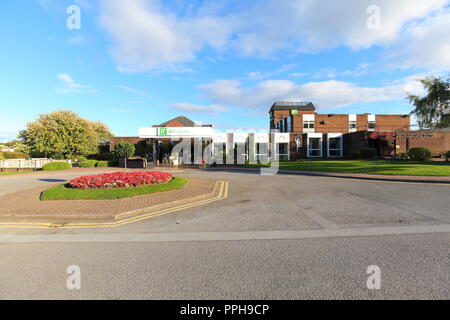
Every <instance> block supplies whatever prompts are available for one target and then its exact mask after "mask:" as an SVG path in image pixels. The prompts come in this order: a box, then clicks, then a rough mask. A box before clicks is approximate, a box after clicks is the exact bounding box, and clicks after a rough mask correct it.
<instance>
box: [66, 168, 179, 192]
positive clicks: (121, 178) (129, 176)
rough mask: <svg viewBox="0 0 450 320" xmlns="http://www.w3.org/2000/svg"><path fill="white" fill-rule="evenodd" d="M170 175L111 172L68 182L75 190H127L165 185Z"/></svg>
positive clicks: (154, 172)
mask: <svg viewBox="0 0 450 320" xmlns="http://www.w3.org/2000/svg"><path fill="white" fill-rule="evenodd" d="M172 178H173V177H172V174H170V173H166V172H160V171H135V172H112V173H102V174H95V175H90V176H82V177H78V178H75V179H72V180H70V181H69V186H70V187H71V188H75V189H108V188H127V187H137V186H142V185H151V184H160V183H167V182H169V181H171V180H172Z"/></svg>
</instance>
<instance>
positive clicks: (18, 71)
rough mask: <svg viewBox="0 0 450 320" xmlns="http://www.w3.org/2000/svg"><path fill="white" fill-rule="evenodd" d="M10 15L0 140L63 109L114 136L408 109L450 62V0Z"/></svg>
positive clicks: (136, 1) (6, 6)
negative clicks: (311, 111)
mask: <svg viewBox="0 0 450 320" xmlns="http://www.w3.org/2000/svg"><path fill="white" fill-rule="evenodd" d="M0 26H1V28H0V39H1V44H2V46H1V50H0V70H1V76H0V141H8V140H12V139H14V138H15V137H16V135H17V133H18V131H19V130H22V129H24V128H25V127H26V123H27V122H29V121H33V120H34V119H35V118H36V117H37V116H38V115H39V114H42V113H47V112H51V111H55V110H73V111H75V112H77V113H78V114H79V115H80V116H82V117H84V118H87V119H90V120H93V121H97V120H98V121H102V122H104V123H105V124H107V125H108V126H109V127H110V128H111V130H112V131H113V132H114V134H116V135H117V136H137V134H138V128H139V127H145V126H151V125H153V124H158V123H162V122H164V121H166V120H169V119H171V118H173V117H176V116H179V115H185V116H187V117H189V118H190V119H192V120H194V121H198V122H203V123H209V124H213V125H215V127H217V128H218V129H221V130H225V129H241V130H247V129H254V130H260V129H263V128H264V129H267V128H268V125H269V117H268V111H269V109H270V106H271V105H272V104H273V102H275V101H310V102H313V103H314V104H315V105H316V107H317V108H318V112H321V113H366V112H368V113H379V114H406V113H409V112H410V111H411V110H412V109H413V107H412V106H411V105H410V103H409V101H408V100H407V99H405V97H406V94H407V92H409V93H414V94H423V90H422V88H421V85H420V83H419V82H418V79H421V78H424V77H426V76H430V75H435V76H443V75H447V74H448V73H449V70H450V4H449V1H448V0H395V1H392V0H367V1H366V0H353V1H350V0H341V1H335V0H298V1H294V0H292V1H291V0H290V1H280V0H251V1H243V0H240V1H238V0H236V1H235V0H229V1H226V0H225V1H224V0H221V1H215V0H208V1H192V0H190V1H183V0H172V1H170V0H166V1H158V0H127V1H122V0H69V1H66V0H21V1H2V3H1V4H0Z"/></svg>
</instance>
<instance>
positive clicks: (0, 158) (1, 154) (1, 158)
mask: <svg viewBox="0 0 450 320" xmlns="http://www.w3.org/2000/svg"><path fill="white" fill-rule="evenodd" d="M3 159H5V158H4V157H3V152H1V151H0V160H3Z"/></svg>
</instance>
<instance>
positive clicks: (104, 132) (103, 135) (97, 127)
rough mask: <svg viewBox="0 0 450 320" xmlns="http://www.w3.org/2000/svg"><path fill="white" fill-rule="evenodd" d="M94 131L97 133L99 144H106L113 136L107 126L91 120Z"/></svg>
mask: <svg viewBox="0 0 450 320" xmlns="http://www.w3.org/2000/svg"><path fill="white" fill-rule="evenodd" d="M91 125H92V127H93V128H94V131H95V132H96V133H97V135H98V143H99V144H101V145H106V144H108V143H109V142H110V141H111V138H112V137H114V134H113V133H112V132H111V131H110V130H109V128H108V126H107V125H106V124H104V123H102V122H100V121H96V122H91Z"/></svg>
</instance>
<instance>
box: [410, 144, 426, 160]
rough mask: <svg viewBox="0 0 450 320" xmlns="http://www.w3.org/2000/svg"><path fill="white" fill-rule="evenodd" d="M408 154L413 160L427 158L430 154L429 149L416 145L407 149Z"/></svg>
mask: <svg viewBox="0 0 450 320" xmlns="http://www.w3.org/2000/svg"><path fill="white" fill-rule="evenodd" d="M408 156H409V158H410V159H411V160H413V161H425V160H429V159H430V158H431V156H432V153H431V150H429V149H427V148H422V147H417V148H411V149H410V150H409V151H408Z"/></svg>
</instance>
